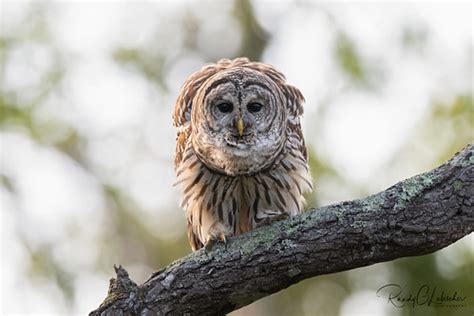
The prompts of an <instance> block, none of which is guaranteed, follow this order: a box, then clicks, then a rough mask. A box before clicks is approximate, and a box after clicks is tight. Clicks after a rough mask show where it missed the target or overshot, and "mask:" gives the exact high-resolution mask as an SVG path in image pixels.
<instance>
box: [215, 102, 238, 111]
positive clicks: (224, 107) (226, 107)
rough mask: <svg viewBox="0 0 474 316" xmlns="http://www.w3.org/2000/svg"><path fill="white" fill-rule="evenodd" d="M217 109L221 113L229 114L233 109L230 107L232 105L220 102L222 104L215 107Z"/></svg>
mask: <svg viewBox="0 0 474 316" xmlns="http://www.w3.org/2000/svg"><path fill="white" fill-rule="evenodd" d="M217 108H218V109H219V111H221V112H222V113H230V112H232V110H233V109H234V106H233V105H232V103H229V102H222V103H219V104H218V105H217Z"/></svg>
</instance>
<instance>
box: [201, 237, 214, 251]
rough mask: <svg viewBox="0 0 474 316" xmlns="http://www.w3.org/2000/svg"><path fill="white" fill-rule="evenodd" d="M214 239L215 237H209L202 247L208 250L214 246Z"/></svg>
mask: <svg viewBox="0 0 474 316" xmlns="http://www.w3.org/2000/svg"><path fill="white" fill-rule="evenodd" d="M215 242H216V240H215V239H212V238H211V239H209V240H208V241H207V242H206V244H205V245H204V249H205V250H206V252H210V251H211V250H212V247H213V246H214V244H215Z"/></svg>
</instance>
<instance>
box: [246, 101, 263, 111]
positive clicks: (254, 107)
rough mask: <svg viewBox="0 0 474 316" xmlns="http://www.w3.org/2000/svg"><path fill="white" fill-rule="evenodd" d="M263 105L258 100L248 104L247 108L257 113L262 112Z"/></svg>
mask: <svg viewBox="0 0 474 316" xmlns="http://www.w3.org/2000/svg"><path fill="white" fill-rule="evenodd" d="M262 107H263V105H261V104H260V103H257V102H252V103H249V104H247V109H248V110H249V112H250V113H257V112H260V110H261V109H262Z"/></svg>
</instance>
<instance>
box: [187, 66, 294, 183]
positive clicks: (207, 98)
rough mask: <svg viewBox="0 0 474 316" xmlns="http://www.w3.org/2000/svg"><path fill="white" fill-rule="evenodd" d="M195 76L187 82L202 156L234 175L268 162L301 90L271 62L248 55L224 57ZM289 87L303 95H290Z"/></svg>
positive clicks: (211, 165) (278, 148)
mask: <svg viewBox="0 0 474 316" xmlns="http://www.w3.org/2000/svg"><path fill="white" fill-rule="evenodd" d="M193 76H194V77H197V78H198V80H197V81H198V83H199V84H197V85H195V86H193V87H190V86H188V88H193V89H188V92H191V91H192V92H193V96H192V98H190V103H191V126H192V132H191V133H192V134H191V140H192V146H193V149H194V152H195V153H196V155H197V156H198V157H199V159H200V160H201V161H202V162H203V163H204V164H205V165H206V166H208V167H209V168H211V169H213V170H215V171H218V172H221V173H224V174H227V175H230V176H235V175H244V174H253V173H256V172H259V171H261V170H263V169H265V168H267V167H269V166H270V165H271V164H272V163H273V162H274V161H275V158H276V157H277V156H278V154H280V152H281V151H282V150H283V148H284V146H285V143H286V136H287V133H286V130H287V124H288V116H291V115H292V113H291V111H290V108H289V102H290V103H291V102H297V101H301V100H302V95H301V93H300V92H299V91H298V90H297V89H296V88H294V87H291V86H288V85H286V83H285V79H284V76H283V75H282V74H281V73H280V72H278V71H276V70H275V69H274V68H273V67H271V66H269V65H265V64H261V63H250V62H249V61H248V60H247V59H244V58H241V59H236V60H234V61H229V60H222V61H220V62H219V63H217V64H215V65H211V66H207V67H205V68H203V69H201V70H200V71H199V72H197V73H195V74H194V75H193ZM193 76H192V77H191V78H193ZM191 78H190V79H191ZM185 85H186V84H185ZM183 89H184V88H183ZM295 90H296V92H295ZM291 91H292V92H291ZM182 92H183V91H182ZM289 93H290V95H289ZM291 93H293V96H298V97H301V98H300V99H299V100H295V99H294V98H293V100H291Z"/></svg>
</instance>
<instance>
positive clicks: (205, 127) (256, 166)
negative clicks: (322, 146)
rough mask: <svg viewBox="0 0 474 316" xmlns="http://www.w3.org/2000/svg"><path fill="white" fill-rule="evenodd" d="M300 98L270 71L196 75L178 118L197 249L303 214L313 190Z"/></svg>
mask: <svg viewBox="0 0 474 316" xmlns="http://www.w3.org/2000/svg"><path fill="white" fill-rule="evenodd" d="M303 102H304V98H303V95H302V94H301V92H300V91H299V90H298V89H297V88H295V87H293V86H291V85H288V84H287V83H286V80H285V77H284V76H283V74H282V73H280V72H279V71H277V70H276V69H275V68H273V67H272V66H270V65H267V64H263V63H256V62H250V61H249V60H248V59H247V58H237V59H234V60H228V59H222V60H220V61H219V62H217V63H216V64H211V65H207V66H205V67H203V68H202V69H201V70H199V71H197V72H195V73H194V74H193V75H191V76H190V77H189V78H188V79H187V80H186V81H185V83H184V85H183V87H182V88H181V92H180V95H179V97H178V100H177V102H176V106H175V111H174V115H173V120H174V125H175V126H176V127H177V128H178V136H177V141H176V157H175V170H176V176H177V182H176V183H177V185H179V187H180V188H181V190H182V201H181V206H182V207H183V208H184V209H185V211H186V218H187V223H188V238H189V242H190V244H191V247H192V249H193V250H197V249H199V248H201V247H202V246H204V245H208V244H209V243H210V242H212V241H213V240H216V239H223V238H225V236H235V235H239V234H242V233H244V232H247V231H250V230H252V229H254V228H255V227H257V226H258V225H260V224H262V223H265V222H268V221H271V220H272V219H274V218H279V217H281V216H282V215H295V214H297V213H299V212H301V211H302V208H303V204H304V197H303V194H304V193H307V192H310V191H311V190H312V184H311V176H310V173H309V170H308V164H307V153H306V147H305V143H304V139H303V135H302V131H301V126H300V117H301V115H302V114H303V108H302V103H303Z"/></svg>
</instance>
